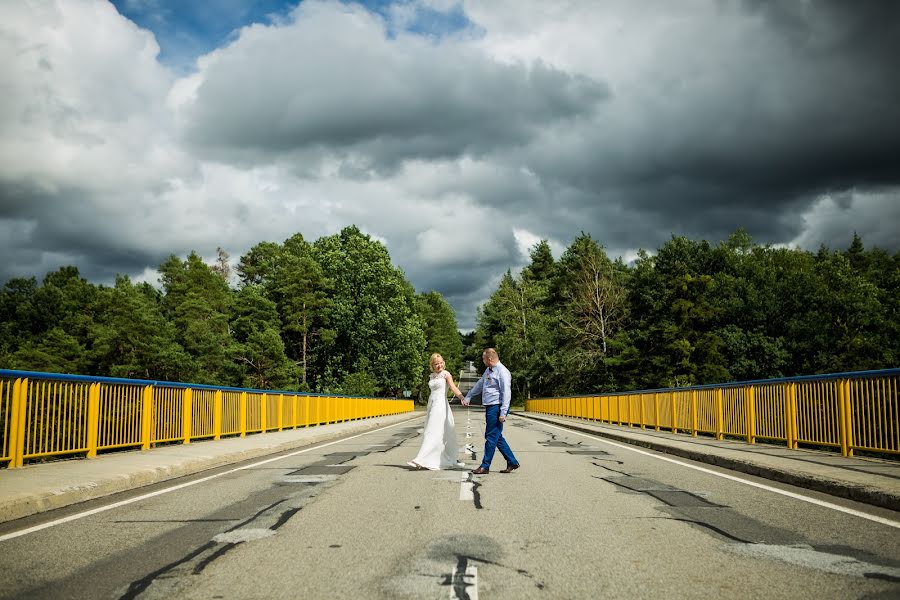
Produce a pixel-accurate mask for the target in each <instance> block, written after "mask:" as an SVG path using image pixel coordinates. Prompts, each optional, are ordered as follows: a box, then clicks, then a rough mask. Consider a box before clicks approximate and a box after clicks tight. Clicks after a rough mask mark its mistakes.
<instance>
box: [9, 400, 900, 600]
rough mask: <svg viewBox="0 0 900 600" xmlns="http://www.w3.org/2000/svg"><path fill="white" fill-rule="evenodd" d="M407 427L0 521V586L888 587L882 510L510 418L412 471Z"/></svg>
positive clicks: (457, 591) (357, 594)
mask: <svg viewBox="0 0 900 600" xmlns="http://www.w3.org/2000/svg"><path fill="white" fill-rule="evenodd" d="M454 412H455V415H456V421H457V434H458V437H459V442H460V446H461V447H463V446H465V445H466V444H473V445H474V448H475V451H474V453H473V452H471V451H470V452H467V453H465V454H463V455H461V458H463V459H464V460H465V462H466V463H467V465H468V467H469V468H474V467H475V466H477V465H478V460H477V459H479V458H480V456H481V450H482V448H481V446H482V444H483V431H484V424H483V421H482V419H483V413H480V412H478V411H477V410H475V409H464V408H460V407H455V409H454ZM422 424H423V419H422V418H419V419H416V420H414V421H410V422H406V423H401V424H398V425H393V426H389V427H386V428H383V429H379V430H376V431H374V432H370V433H366V434H361V435H356V436H352V437H349V438H346V439H343V440H338V441H335V442H330V443H327V444H321V445H318V446H315V447H311V448H307V449H303V450H299V451H293V452H289V453H285V454H282V455H277V456H273V457H270V458H268V459H263V460H259V459H257V460H255V461H252V462H248V463H244V464H241V465H233V466H231V467H227V468H222V469H219V470H217V471H208V472H205V473H203V474H201V475H198V476H196V477H191V478H184V479H182V480H177V481H175V482H168V483H166V484H160V485H158V486H154V487H151V488H143V489H141V490H138V491H134V492H130V493H127V494H119V495H117V496H115V497H110V498H105V499H102V500H99V501H94V502H90V503H85V504H81V505H77V506H73V507H69V508H66V509H61V510H58V511H53V512H50V513H44V514H41V515H37V516H35V517H31V518H29V519H27V520H23V521H19V522H15V523H8V524H4V525H3V526H0V597H2V598H54V599H57V598H141V599H145V598H198V599H199V598H203V599H216V598H228V599H231V598H234V599H238V598H301V597H302V598H385V599H388V598H391V599H393V598H442V599H446V598H470V599H473V600H474V599H477V598H482V599H485V598H510V599H521V598H649V597H670V598H705V599H708V598H709V597H725V598H765V599H774V598H791V599H795V598H811V597H815V598H840V599H847V598H871V599H875V598H898V597H900V515H898V514H897V513H893V512H891V511H887V510H882V509H877V508H873V507H870V506H865V505H859V504H855V503H853V502H852V501H846V500H839V499H835V498H831V497H828V496H825V495H822V494H817V493H815V492H810V491H808V490H801V489H799V488H791V487H790V486H785V485H780V484H773V483H771V482H768V481H765V480H760V479H755V478H753V477H751V476H747V475H744V474H738V473H732V472H728V471H725V470H720V469H716V468H714V467H710V466H708V465H700V464H699V463H692V462H690V461H687V460H684V459H672V458H671V457H666V456H664V455H659V454H655V453H653V452H651V451H647V450H643V449H640V448H636V447H631V446H627V445H624V444H619V443H616V442H610V441H606V440H602V439H600V438H596V437H592V436H588V435H585V434H581V433H576V432H572V431H567V430H564V429H561V428H558V427H556V426H553V425H550V424H547V423H539V422H535V421H529V420H527V419H524V418H521V417H512V418H511V419H510V422H509V423H508V424H507V427H506V435H507V439H508V440H509V442H510V445H511V446H512V447H513V450H514V451H515V452H516V455H517V457H518V458H519V460H520V461H521V463H522V468H521V469H519V470H518V471H516V472H514V473H511V474H501V473H498V472H496V471H499V469H501V468H503V466H504V463H503V459H502V457H500V456H499V454H498V455H497V457H496V459H495V463H494V465H493V472H492V473H491V474H489V475H485V476H471V475H469V474H468V473H467V472H466V471H464V470H459V471H414V470H412V469H410V468H409V467H408V466H406V461H407V460H410V459H411V458H412V457H413V456H414V455H415V454H416V451H417V449H418V444H419V441H420V439H421V437H420V428H421V426H422ZM23 527H34V528H35V530H34V531H31V532H28V533H25V534H21V533H22V529H23ZM41 527H43V528H41Z"/></svg>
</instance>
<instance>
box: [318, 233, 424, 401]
mask: <svg viewBox="0 0 900 600" xmlns="http://www.w3.org/2000/svg"><path fill="white" fill-rule="evenodd" d="M313 256H314V257H315V259H316V261H317V263H318V264H319V265H320V266H321V268H322V270H323V272H324V275H325V278H326V279H328V280H329V281H330V282H332V286H333V287H332V288H331V296H330V299H331V301H330V304H329V307H328V310H327V313H326V316H325V319H324V320H325V323H326V324H327V326H328V327H329V328H330V329H331V330H332V331H333V332H334V334H333V338H332V339H331V340H330V341H329V342H328V343H327V344H324V343H323V344H322V346H323V347H322V349H321V351H320V352H319V353H318V354H317V355H316V357H315V359H314V361H315V368H316V370H317V372H318V373H320V377H321V381H320V386H321V387H322V388H337V387H340V386H341V385H342V382H343V381H344V380H345V379H346V378H347V377H348V376H350V375H351V374H354V373H368V374H370V375H371V376H372V377H373V378H374V380H375V382H376V389H377V390H378V393H379V395H386V396H397V395H399V394H400V393H401V392H402V390H404V389H410V388H412V387H414V386H415V384H416V383H417V381H418V378H419V375H420V373H421V368H422V363H423V361H424V360H425V334H424V332H423V328H424V323H423V321H422V318H421V317H420V316H419V313H418V309H417V305H416V296H415V291H414V290H413V288H412V286H411V285H410V284H409V282H407V280H406V278H405V277H404V275H403V273H402V272H401V271H400V270H399V269H397V268H396V267H394V266H393V265H392V264H391V260H390V256H389V254H388V251H387V249H386V248H385V247H384V246H383V245H382V244H381V243H379V242H377V241H375V240H372V239H371V238H370V237H369V236H368V235H365V234H363V233H362V232H361V231H360V230H359V229H357V228H356V227H347V228H345V229H343V230H342V231H341V232H340V233H339V234H337V235H333V236H329V237H324V238H320V239H318V240H316V242H315V243H314V244H313Z"/></svg>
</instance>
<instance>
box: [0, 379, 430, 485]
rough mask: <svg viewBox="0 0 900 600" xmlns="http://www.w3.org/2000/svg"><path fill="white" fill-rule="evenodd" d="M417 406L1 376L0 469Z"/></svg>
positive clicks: (185, 386)
mask: <svg viewBox="0 0 900 600" xmlns="http://www.w3.org/2000/svg"><path fill="white" fill-rule="evenodd" d="M414 408H415V406H414V405H413V401H412V400H399V399H397V400H395V399H388V398H368V397H355V396H332V395H321V394H304V393H298V392H282V391H269V390H251V389H241V388H229V387H216V386H208V385H199V384H186V383H173V382H162V381H145V380H138V379H118V378H111V377H88V376H82V375H61V374H56V373H40V372H34V371H10V370H2V369H0V464H3V463H5V464H6V466H7V467H9V468H16V467H21V466H22V465H23V464H24V462H25V461H27V460H33V459H40V458H45V457H54V456H65V455H74V454H81V453H84V454H86V456H87V457H89V458H90V457H94V456H96V455H97V453H98V452H100V451H104V450H111V449H115V448H125V447H135V448H137V447H140V448H141V449H143V450H149V449H150V448H152V447H153V446H154V445H157V444H164V443H178V442H180V443H184V444H189V443H191V441H193V440H200V439H213V440H218V439H220V438H222V437H227V436H245V435H247V434H253V433H266V432H269V431H282V430H283V429H292V428H297V427H313V426H316V425H322V424H326V423H338V422H341V421H350V420H356V419H366V418H371V417H380V416H385V415H391V414H399V413H403V412H411V411H413V410H414Z"/></svg>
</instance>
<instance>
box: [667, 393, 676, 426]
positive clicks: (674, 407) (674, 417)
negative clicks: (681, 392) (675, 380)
mask: <svg viewBox="0 0 900 600" xmlns="http://www.w3.org/2000/svg"><path fill="white" fill-rule="evenodd" d="M669 398H670V399H671V402H672V433H678V396H677V395H676V392H675V391H674V390H673V391H670V392H669Z"/></svg>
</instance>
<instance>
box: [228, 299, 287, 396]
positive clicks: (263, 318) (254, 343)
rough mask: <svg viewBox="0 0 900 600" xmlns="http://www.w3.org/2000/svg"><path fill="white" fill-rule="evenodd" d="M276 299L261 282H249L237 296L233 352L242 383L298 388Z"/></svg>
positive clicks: (230, 350) (244, 384) (231, 353)
mask: <svg viewBox="0 0 900 600" xmlns="http://www.w3.org/2000/svg"><path fill="white" fill-rule="evenodd" d="M278 325H279V318H278V312H277V311H276V308H275V303H274V302H272V301H271V300H269V299H267V298H266V297H265V296H264V295H263V294H262V291H261V289H260V287H259V286H253V285H248V286H244V287H243V288H241V289H240V291H239V292H238V293H237V294H236V296H235V301H234V304H233V316H232V320H231V329H232V331H233V334H234V343H233V344H232V345H231V347H230V348H229V354H230V356H231V357H232V359H233V360H234V361H235V362H236V363H237V364H238V367H239V370H240V379H241V385H242V386H244V387H250V388H255V389H284V390H288V389H291V390H292V389H297V388H298V385H297V379H298V376H299V372H298V369H297V367H296V365H294V363H293V362H292V361H291V360H290V359H289V358H288V357H287V355H286V354H285V351H284V343H283V342H282V340H281V336H280V332H279V327H278Z"/></svg>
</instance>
